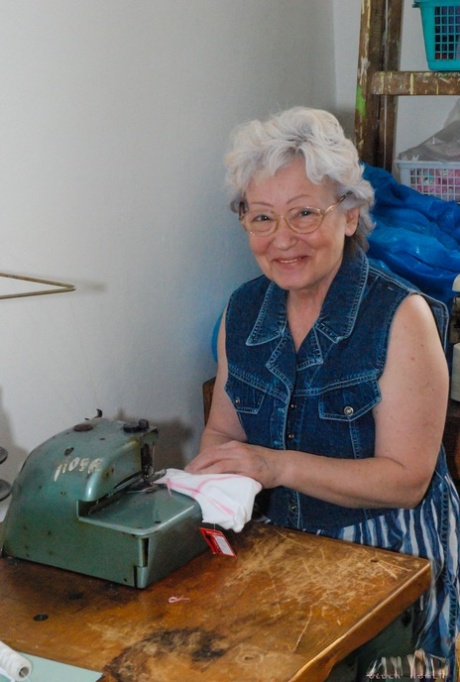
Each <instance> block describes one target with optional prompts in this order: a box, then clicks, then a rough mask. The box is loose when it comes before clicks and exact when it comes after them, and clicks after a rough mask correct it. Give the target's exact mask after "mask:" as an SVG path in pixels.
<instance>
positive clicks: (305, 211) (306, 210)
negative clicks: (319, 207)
mask: <svg viewBox="0 0 460 682" xmlns="http://www.w3.org/2000/svg"><path fill="white" fill-rule="evenodd" d="M310 215H313V211H312V210H311V209H310V208H301V209H299V211H298V212H297V216H298V217H299V218H308V216H310Z"/></svg>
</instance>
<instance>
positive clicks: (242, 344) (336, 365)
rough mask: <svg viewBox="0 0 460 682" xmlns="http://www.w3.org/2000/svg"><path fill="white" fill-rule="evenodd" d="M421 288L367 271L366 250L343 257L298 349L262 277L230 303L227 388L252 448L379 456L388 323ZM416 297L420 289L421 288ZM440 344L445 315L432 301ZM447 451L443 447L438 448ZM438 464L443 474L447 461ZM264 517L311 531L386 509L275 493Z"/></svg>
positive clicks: (276, 291) (277, 292) (279, 301)
mask: <svg viewBox="0 0 460 682" xmlns="http://www.w3.org/2000/svg"><path fill="white" fill-rule="evenodd" d="M416 291H417V290H416V289H415V288H414V289H413V288H410V286H409V285H407V284H405V283H402V282H401V281H400V280H399V279H397V278H396V277H392V276H389V275H388V274H385V273H383V272H381V271H380V270H378V269H376V268H374V267H372V266H370V265H369V261H368V259H367V257H366V256H365V254H364V252H363V251H362V250H361V249H360V248H358V251H357V252H356V251H354V252H353V253H348V252H347V251H346V252H345V254H344V258H343V261H342V265H341V267H340V269H339V271H338V273H337V275H336V277H335V279H334V280H333V282H332V284H331V286H330V288H329V291H328V294H327V296H326V299H325V301H324V303H323V306H322V309H321V312H320V315H319V317H318V319H317V320H316V322H315V324H314V326H313V328H312V329H311V330H310V332H309V333H308V335H307V337H306V338H305V339H304V341H303V343H302V345H301V347H300V348H299V350H298V352H297V353H296V350H295V347H294V343H293V340H292V337H291V334H290V331H289V327H288V323H287V315H286V297H287V292H286V291H285V290H283V289H281V288H280V287H278V286H277V285H276V284H275V283H274V282H271V281H270V280H268V279H267V278H266V277H264V276H262V277H259V278H257V279H255V280H252V281H250V282H247V283H246V284H244V285H243V286H241V287H240V288H239V289H237V290H236V291H235V292H234V294H233V295H232V297H231V298H230V301H229V304H228V307H227V316H226V350H227V359H228V380H227V383H226V386H225V390H226V392H227V394H228V395H229V397H230V399H231V401H232V403H233V406H234V407H235V410H236V411H237V413H238V416H239V419H240V421H241V424H242V426H243V428H244V431H245V434H246V437H247V441H248V443H251V444H255V445H263V446H266V447H269V448H274V449H277V450H280V457H282V456H283V454H282V451H283V450H286V449H290V450H299V451H304V452H309V453H313V454H317V455H323V456H326V457H334V458H346V459H353V458H355V459H362V458H365V457H372V456H373V455H374V442H375V424H374V418H373V414H372V408H373V407H374V406H375V405H377V403H378V402H379V401H380V398H381V396H380V390H379V385H378V380H379V378H380V376H381V374H382V372H383V368H384V365H385V358H386V353H387V346H388V337H389V331H390V326H391V322H392V320H393V317H394V315H395V312H396V310H397V308H398V306H399V305H400V303H401V302H402V301H403V300H404V299H405V298H406V296H408V295H410V294H411V293H415V292H416ZM417 293H418V292H417ZM426 298H427V300H428V303H429V304H430V306H431V309H432V311H433V314H434V316H435V318H436V322H437V325H438V329H439V333H440V336H441V339H442V342H443V344H444V343H445V335H446V329H447V321H448V314H447V309H446V307H445V306H444V304H442V303H439V302H438V301H435V300H433V299H428V297H426ZM441 450H442V448H441ZM438 460H444V463H443V464H442V462H441V464H439V461H438V466H441V468H442V469H443V470H444V469H445V457H444V456H443V453H442V456H441V457H439V458H438ZM268 496H269V500H268V507H267V509H266V514H267V516H268V517H269V518H270V519H271V520H272V521H273V522H274V523H276V524H279V525H283V526H288V527H291V528H297V529H301V530H308V531H310V532H315V531H316V530H319V529H332V528H342V527H344V526H348V525H352V524H355V523H359V522H362V521H365V520H366V519H369V518H372V517H374V516H377V515H380V514H383V513H385V512H387V511H388V510H387V509H362V508H360V509H352V508H348V507H343V506H340V505H336V504H332V503H329V502H324V501H322V500H319V499H317V498H314V497H310V496H308V495H304V494H301V493H298V492H296V491H294V490H291V489H288V488H284V487H277V488H274V489H273V490H271V491H269V493H268Z"/></svg>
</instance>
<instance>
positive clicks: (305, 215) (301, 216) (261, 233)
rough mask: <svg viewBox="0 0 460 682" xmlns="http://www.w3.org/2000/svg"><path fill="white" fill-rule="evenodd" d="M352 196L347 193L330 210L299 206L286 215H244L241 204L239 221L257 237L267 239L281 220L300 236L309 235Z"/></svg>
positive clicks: (267, 213)
mask: <svg viewBox="0 0 460 682" xmlns="http://www.w3.org/2000/svg"><path fill="white" fill-rule="evenodd" d="M350 194H351V192H346V193H345V194H343V195H342V196H341V197H340V199H338V200H337V201H336V202H335V203H333V204H331V205H330V206H328V208H311V207H310V206H299V207H295V208H291V209H289V211H288V212H287V213H285V214H284V215H283V214H281V213H275V212H274V211H271V210H270V209H269V210H267V211H261V210H258V211H246V213H243V210H244V204H243V202H241V204H240V215H239V221H240V223H241V224H242V225H243V227H244V229H245V230H246V232H248V234H252V235H254V236H255V237H267V236H268V235H270V234H273V233H274V232H275V231H276V230H277V228H278V225H279V222H280V220H281V218H284V220H285V221H286V223H287V224H288V226H289V227H290V228H291V230H293V231H294V232H297V233H298V234H309V233H310V232H314V231H315V230H317V229H318V228H319V226H320V225H321V223H322V222H323V219H324V218H325V216H327V215H328V213H332V211H334V210H335V209H336V208H337V206H339V205H340V204H341V203H342V201H343V200H344V199H345V198H346V197H347V196H349V195H350Z"/></svg>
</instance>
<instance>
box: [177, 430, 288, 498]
mask: <svg viewBox="0 0 460 682" xmlns="http://www.w3.org/2000/svg"><path fill="white" fill-rule="evenodd" d="M280 459H282V458H281V457H280V453H279V452H277V451H274V450H270V449H269V448H264V447H261V446H259V445H248V444H247V443H242V442H240V441H237V440H230V441H227V442H226V443H223V444H219V445H211V446H210V447H207V448H205V449H204V450H202V451H201V452H200V454H199V455H197V456H196V457H195V459H193V460H192V461H191V462H190V463H189V464H188V465H187V466H186V467H185V471H187V472H188V473H189V474H239V475H240V476H249V477H250V478H253V479H254V480H256V481H258V482H259V483H260V484H261V485H262V486H263V487H264V488H274V487H275V486H277V485H278V483H277V477H278V469H279V463H280Z"/></svg>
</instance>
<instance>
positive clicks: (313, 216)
mask: <svg viewBox="0 0 460 682" xmlns="http://www.w3.org/2000/svg"><path fill="white" fill-rule="evenodd" d="M227 165H228V182H229V186H230V189H231V193H232V196H231V206H232V208H233V210H235V211H237V212H238V215H239V220H240V222H241V224H242V226H243V227H244V229H245V230H246V232H247V235H248V239H249V246H250V248H251V250H252V252H253V254H254V256H255V259H256V261H257V263H258V264H259V266H260V269H261V270H262V273H263V275H262V276H261V277H259V278H257V279H255V280H253V281H250V282H248V283H246V284H244V285H243V286H241V287H240V288H239V289H238V290H237V291H236V292H235V293H234V294H233V295H232V297H231V298H230V301H229V303H228V306H227V310H226V314H225V316H224V319H223V322H222V324H221V329H220V333H219V341H218V354H219V361H218V372H217V377H216V384H215V389H214V395H213V402H212V407H211V412H210V416H209V420H208V423H207V425H206V428H205V431H204V434H203V437H202V443H201V449H200V453H199V454H198V455H197V457H196V458H195V459H194V460H193V461H192V462H191V463H190V464H189V465H188V467H187V470H188V471H189V472H190V473H195V474H198V473H206V474H208V473H229V472H233V473H238V474H242V475H246V476H250V477H252V478H254V479H256V480H257V481H259V482H260V483H261V484H262V486H263V487H264V488H265V489H266V490H267V492H268V504H267V508H266V515H267V516H268V518H269V519H270V520H271V521H272V522H273V523H275V524H280V525H283V526H288V527H290V528H296V529H299V530H303V531H307V532H312V533H317V534H322V535H327V536H330V537H334V538H342V539H345V540H349V541H352V542H358V543H362V544H367V545H372V546H378V547H382V548H387V549H392V550H395V551H398V552H404V553H408V554H416V555H420V556H423V557H428V558H430V559H432V563H433V574H434V589H433V592H432V594H430V595H429V597H428V598H427V600H426V601H425V602H424V603H423V604H422V613H423V624H422V625H423V627H422V629H421V632H419V633H418V634H419V639H418V643H417V644H418V646H420V647H422V648H423V649H424V650H425V651H426V652H428V653H430V654H433V655H436V656H443V657H446V658H449V657H451V656H452V654H453V652H454V640H455V637H456V634H457V632H458V625H459V597H460V594H459V575H458V570H459V568H458V545H459V499H458V496H457V493H456V491H455V488H454V486H453V483H452V481H451V479H450V477H449V474H448V471H447V468H446V463H445V455H444V452H443V449H442V445H441V438H442V433H443V427H444V420H445V415H446V406H447V399H448V385H449V377H448V369H447V365H446V360H445V355H444V350H443V340H444V338H445V331H446V322H447V312H446V310H445V307H444V306H443V304H441V303H438V302H436V301H434V300H432V299H429V298H428V297H427V296H424V295H422V294H420V292H418V291H416V290H415V289H411V288H409V287H408V286H407V285H406V284H404V283H401V282H400V281H399V280H398V279H397V278H394V277H391V276H389V275H388V274H385V273H383V272H381V271H379V270H378V269H376V268H375V267H373V266H371V265H370V263H369V261H368V259H367V257H366V255H365V253H364V248H365V243H366V239H365V238H366V234H367V233H368V232H369V230H370V229H371V228H372V222H371V220H370V217H369V210H370V207H371V205H372V201H373V191H372V188H371V186H370V185H369V183H368V182H367V181H366V180H364V179H363V177H362V168H361V166H360V164H359V162H358V156H357V152H356V149H355V147H354V146H353V144H352V143H351V142H350V141H349V140H347V139H346V138H345V136H344V134H343V131H342V128H341V127H340V125H339V123H338V121H337V120H336V119H335V118H334V117H333V116H332V115H331V114H329V113H327V112H325V111H320V110H315V109H307V108H294V109H291V110H288V111H285V112H283V113H281V114H279V115H278V116H275V117H273V118H271V119H270V120H268V121H266V122H260V121H252V122H250V123H249V124H247V125H245V126H243V127H241V128H240V129H238V130H237V132H236V134H235V137H234V140H233V148H232V150H231V152H230V153H229V155H228V158H227ZM394 653H395V654H396V653H398V652H394ZM451 662H452V661H451ZM451 676H453V668H452V669H451Z"/></svg>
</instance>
